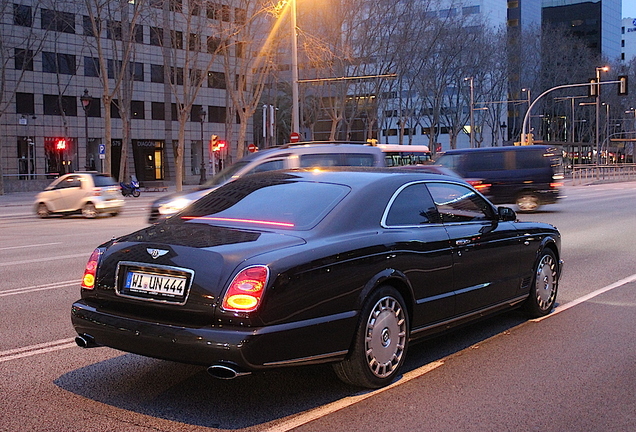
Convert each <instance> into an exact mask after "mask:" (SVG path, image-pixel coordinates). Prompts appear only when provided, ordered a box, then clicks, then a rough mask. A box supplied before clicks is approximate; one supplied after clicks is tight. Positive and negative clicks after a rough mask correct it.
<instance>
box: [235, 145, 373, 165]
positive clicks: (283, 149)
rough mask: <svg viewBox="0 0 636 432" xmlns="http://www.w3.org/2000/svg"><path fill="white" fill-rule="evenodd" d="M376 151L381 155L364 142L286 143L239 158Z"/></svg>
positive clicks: (252, 158)
mask: <svg viewBox="0 0 636 432" xmlns="http://www.w3.org/2000/svg"><path fill="white" fill-rule="evenodd" d="M332 152H337V153H376V154H379V155H381V154H382V150H380V149H379V148H377V147H373V146H370V145H366V144H352V143H333V142H328V143H327V142H324V143H323V142H311V143H295V144H286V145H283V146H280V147H269V148H266V149H263V150H259V151H257V152H255V153H252V154H250V155H248V156H245V157H244V158H243V159H241V160H242V161H244V162H247V161H254V160H259V159H265V158H268V157H273V156H284V155H294V154H307V153H311V154H315V153H332Z"/></svg>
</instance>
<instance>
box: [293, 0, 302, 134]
mask: <svg viewBox="0 0 636 432" xmlns="http://www.w3.org/2000/svg"><path fill="white" fill-rule="evenodd" d="M291 27H292V28H291V31H292V44H291V51H292V62H291V63H292V65H291V66H292V113H291V114H292V115H291V117H292V133H293V132H295V133H300V107H299V101H298V98H299V96H298V33H297V31H296V0H291Z"/></svg>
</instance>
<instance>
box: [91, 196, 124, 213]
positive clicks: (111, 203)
mask: <svg viewBox="0 0 636 432" xmlns="http://www.w3.org/2000/svg"><path fill="white" fill-rule="evenodd" d="M125 203H126V202H125V201H124V200H123V199H110V200H99V201H95V208H96V209H97V211H99V212H103V213H105V212H109V211H113V210H119V209H121V208H122V207H124V204H125Z"/></svg>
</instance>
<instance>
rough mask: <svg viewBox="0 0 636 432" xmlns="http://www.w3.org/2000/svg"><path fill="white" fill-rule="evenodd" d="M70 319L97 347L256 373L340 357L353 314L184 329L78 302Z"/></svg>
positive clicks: (350, 331) (352, 326) (353, 321)
mask: <svg viewBox="0 0 636 432" xmlns="http://www.w3.org/2000/svg"><path fill="white" fill-rule="evenodd" d="M71 321H72V323H73V326H74V327H75V330H76V331H77V333H78V334H80V335H88V336H89V337H90V338H91V339H92V340H93V341H94V342H95V343H96V344H97V345H103V346H108V347H111V348H115V349H119V350H121V351H126V352H131V353H135V354H140V355H144V356H148V357H155V358H160V359H165V360H171V361H177V362H182V363H190V364H199V365H204V366H211V365H216V364H232V365H234V366H236V367H238V368H239V369H241V370H244V371H255V370H260V369H269V368H274V367H281V366H289V365H296V364H314V363H324V362H329V361H338V360H342V359H343V358H344V356H345V355H346V353H347V351H348V348H349V346H350V344H351V341H352V338H353V333H354V331H355V326H356V322H357V314H356V313H355V312H348V313H344V314H339V315H333V316H329V317H323V318H320V319H317V320H308V321H303V322H297V323H291V324H281V325H273V326H267V327H259V328H229V327H213V326H205V327H186V326H177V325H169V324H164V323H158V322H156V321H144V320H141V319H136V318H132V317H129V316H121V315H114V314H112V313H108V312H104V311H101V310H99V309H98V308H96V307H93V306H91V305H89V304H87V303H86V302H84V301H82V300H80V301H77V302H75V303H74V304H73V306H72V309H71Z"/></svg>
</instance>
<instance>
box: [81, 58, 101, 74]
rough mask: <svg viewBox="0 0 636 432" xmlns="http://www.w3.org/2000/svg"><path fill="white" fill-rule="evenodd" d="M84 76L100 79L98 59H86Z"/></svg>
mask: <svg viewBox="0 0 636 432" xmlns="http://www.w3.org/2000/svg"><path fill="white" fill-rule="evenodd" d="M84 76H87V77H99V59H98V58H96V57H84Z"/></svg>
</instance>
